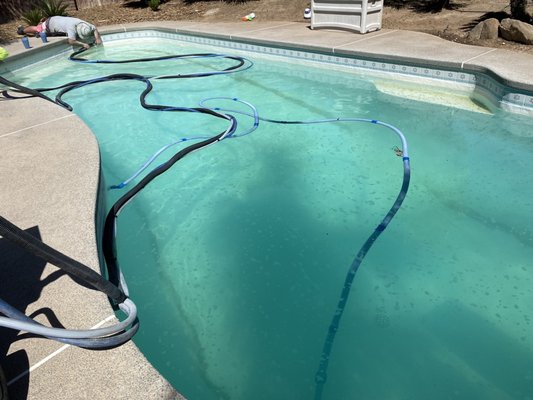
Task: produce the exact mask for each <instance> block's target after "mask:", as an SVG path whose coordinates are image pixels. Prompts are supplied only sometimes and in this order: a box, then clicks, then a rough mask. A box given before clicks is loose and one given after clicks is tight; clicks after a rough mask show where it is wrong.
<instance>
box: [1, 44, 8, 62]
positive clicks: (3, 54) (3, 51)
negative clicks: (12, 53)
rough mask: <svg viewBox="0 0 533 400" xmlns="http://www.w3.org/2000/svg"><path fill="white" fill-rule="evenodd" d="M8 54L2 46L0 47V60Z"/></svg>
mask: <svg viewBox="0 0 533 400" xmlns="http://www.w3.org/2000/svg"><path fill="white" fill-rule="evenodd" d="M8 55H9V53H8V52H7V50H6V49H4V48H3V47H0V61H2V60H4V59H6V58H7V56H8Z"/></svg>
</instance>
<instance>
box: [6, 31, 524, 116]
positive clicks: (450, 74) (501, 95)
mask: <svg viewBox="0 0 533 400" xmlns="http://www.w3.org/2000/svg"><path fill="white" fill-rule="evenodd" d="M139 38H163V39H171V40H178V41H181V42H187V43H194V44H200V45H209V46H216V47H221V48H226V49H231V50H235V51H244V52H249V53H257V54H263V55H268V56H278V57H285V58H290V59H296V60H302V61H312V62H317V63H324V64H330V65H337V66H343V67H348V68H354V69H357V70H361V71H365V70H366V71H374V72H381V73H388V74H401V75H404V76H408V77H414V78H425V79H433V80H436V81H440V82H441V83H442V82H444V83H446V82H450V83H454V84H460V85H469V86H471V87H473V89H474V93H475V94H476V95H478V96H482V97H484V98H486V99H487V100H488V101H489V102H490V103H491V104H492V105H493V106H495V107H500V108H502V109H504V110H507V111H509V112H512V113H517V114H527V115H533V93H531V92H527V91H525V90H521V89H517V88H512V87H510V86H508V85H505V84H503V83H501V82H499V81H498V80H497V79H496V78H495V77H492V76H490V75H487V74H485V73H481V72H473V71H465V70H463V69H451V68H450V69H443V68H435V67H432V66H430V65H415V64H408V63H405V64H404V63H397V62H390V61H382V60H377V59H374V58H365V57H357V56H347V55H341V54H338V53H335V52H334V50H335V49H332V50H331V53H328V52H327V51H326V50H324V51H318V50H316V51H312V50H307V49H302V48H290V47H288V46H283V47H281V46H280V47H277V46H271V45H266V44H261V43H258V42H256V41H253V42H252V40H250V41H246V40H245V39H243V38H239V39H234V38H232V37H231V36H230V37H229V39H226V38H224V39H222V38H219V37H213V36H212V35H202V34H200V33H194V34H190V33H183V32H180V31H179V29H170V28H157V29H155V28H142V27H138V28H132V29H128V30H126V29H125V28H123V29H121V30H120V31H117V30H115V31H111V32H109V33H104V34H103V40H104V42H112V41H118V40H125V39H139ZM70 49H71V48H70V46H67V45H66V44H64V43H54V44H53V45H52V46H49V47H46V48H44V49H39V50H40V51H35V52H33V53H32V54H28V55H25V56H24V57H16V58H14V59H13V60H11V61H10V62H8V63H6V62H4V63H0V74H3V73H4V74H5V73H6V72H11V71H14V70H17V69H21V68H24V67H25V66H29V65H31V64H34V63H36V62H38V61H43V60H45V59H48V58H52V57H54V56H57V55H58V51H59V52H60V53H61V54H62V53H63V52H65V51H69V50H70ZM464 64H465V62H463V63H462V65H461V68H462V67H463V66H464Z"/></svg>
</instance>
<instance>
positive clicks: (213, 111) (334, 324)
mask: <svg viewBox="0 0 533 400" xmlns="http://www.w3.org/2000/svg"><path fill="white" fill-rule="evenodd" d="M84 51H85V49H81V50H79V51H77V52H75V53H73V54H72V55H71V56H70V59H71V60H72V61H74V62H81V63H102V64H110V63H121V64H122V63H132V62H150V61H158V60H171V59H188V58H226V59H230V60H234V61H236V62H237V64H235V65H233V66H231V67H228V68H226V69H224V70H222V71H208V72H200V73H190V74H175V75H172V74H169V75H160V76H153V77H145V76H141V75H136V74H126V73H121V74H113V75H108V76H104V77H100V78H95V79H90V80H85V81H76V82H70V83H67V84H65V85H61V86H57V87H55V88H40V89H28V88H24V87H21V86H20V85H17V84H14V83H12V82H9V81H7V80H6V79H5V78H2V77H0V83H4V84H6V82H7V84H8V86H10V87H12V88H15V89H16V91H18V92H23V93H26V94H28V95H30V96H39V97H42V98H45V99H47V100H50V99H49V98H48V97H46V96H44V95H43V94H42V93H43V92H46V91H50V90H60V91H59V93H58V94H57V95H56V98H55V101H54V102H55V103H57V104H59V105H61V106H62V107H65V108H67V109H68V110H72V107H71V106H70V105H69V104H68V103H66V102H65V101H63V100H62V97H63V95H64V94H66V93H68V92H69V91H71V90H74V89H76V88H79V87H83V86H86V85H90V84H95V83H101V82H107V81H114V80H137V81H140V82H143V83H144V84H145V86H146V87H145V89H144V91H143V92H142V93H141V95H140V101H141V105H142V106H143V107H144V108H146V109H149V110H154V111H172V112H199V113H204V114H209V115H211V116H214V117H216V118H222V119H226V120H227V121H228V123H229V126H228V127H227V129H226V130H225V131H223V132H221V133H219V134H218V135H215V136H213V137H191V138H181V139H179V140H177V141H174V142H172V143H170V144H168V145H166V146H164V147H163V148H161V149H160V150H158V151H157V152H156V153H155V154H154V155H152V157H150V158H149V160H148V161H147V162H145V163H144V164H143V165H142V166H141V167H140V168H139V169H138V170H137V171H136V172H135V173H134V174H133V175H132V176H131V177H130V178H128V179H126V180H124V181H123V182H121V183H120V184H118V185H114V186H112V188H115V189H123V188H124V187H125V186H127V185H128V184H129V183H130V182H132V181H133V180H134V179H136V178H137V177H138V176H139V175H140V174H141V172H143V171H144V170H146V169H147V168H148V167H149V166H150V165H151V164H152V163H153V162H154V161H155V160H156V159H157V157H158V156H159V155H160V154H162V153H163V152H164V151H166V150H167V149H169V148H170V147H172V146H174V145H176V144H178V143H183V142H186V141H189V140H201V142H199V143H195V144H192V145H190V146H188V147H186V148H184V149H182V150H180V151H178V152H177V153H176V154H175V155H174V156H172V157H171V158H170V159H169V160H168V161H166V162H165V163H163V164H161V165H159V166H157V167H156V168H154V169H153V170H152V171H151V172H149V173H148V174H147V175H146V176H145V177H143V178H142V179H141V180H140V181H139V182H138V183H137V184H136V185H135V186H134V187H133V188H132V189H130V190H128V191H127V192H126V193H125V194H124V195H122V197H120V198H119V200H118V201H117V202H116V203H115V204H114V205H113V206H112V207H111V209H110V211H109V213H108V214H107V217H106V220H105V224H104V233H103V240H102V246H103V253H104V257H105V260H106V265H107V267H108V271H109V282H108V283H110V284H111V286H109V287H108V285H107V284H105V285H103V286H105V288H104V287H102V288H99V290H102V291H104V290H105V291H104V292H105V293H106V294H108V296H109V297H110V298H112V299H115V301H122V302H121V303H120V304H119V305H120V308H121V309H123V310H124V311H125V312H126V313H127V314H128V313H130V314H129V315H132V314H133V312H134V304H133V303H132V302H131V300H129V299H127V298H126V297H125V295H123V292H122V290H121V288H124V287H125V283H124V279H123V277H122V276H121V273H120V268H119V265H118V260H117V256H116V249H115V243H116V241H115V233H116V223H117V218H118V216H119V214H120V212H121V210H122V209H123V208H124V207H125V206H126V205H127V204H128V203H129V202H130V201H131V200H132V199H133V198H134V197H135V196H136V195H137V194H138V193H139V192H140V191H141V190H142V189H143V188H144V187H146V185H148V184H149V183H150V182H151V181H152V180H154V179H155V178H156V177H157V176H159V175H161V174H163V173H164V172H165V171H167V170H168V169H169V168H171V167H172V166H173V165H174V164H175V163H176V162H177V161H179V160H180V159H182V158H183V157H185V156H186V155H188V154H190V153H191V152H193V151H196V150H199V149H201V148H203V147H206V146H208V145H211V144H214V143H217V142H219V141H221V140H223V139H225V138H232V137H239V136H243V135H245V134H249V133H251V132H253V131H254V130H256V129H257V128H258V127H259V122H260V121H264V122H269V123H276V124H319V123H333V122H364V123H372V124H376V125H380V126H383V127H386V128H388V129H390V130H392V131H393V132H394V133H395V134H396V135H397V136H398V137H399V138H400V141H401V143H402V149H401V150H399V152H400V155H401V156H402V161H403V181H402V186H401V189H400V191H399V193H398V195H397V197H396V200H395V201H394V203H393V205H392V206H391V208H390V209H389V211H388V212H387V214H386V215H385V217H384V218H383V219H382V220H381V222H380V223H379V225H378V226H377V227H376V228H375V229H374V231H373V232H372V233H371V234H370V235H369V237H368V238H367V240H366V241H365V243H364V244H363V245H362V247H361V248H360V249H359V251H358V253H357V254H356V256H355V258H354V260H353V261H352V264H351V265H350V268H349V269H348V272H347V274H346V277H345V281H344V285H343V287H342V290H341V294H340V296H339V300H338V303H337V307H336V309H335V312H334V314H333V317H332V320H331V323H330V325H329V328H328V330H327V335H326V339H325V341H324V345H323V348H322V353H321V356H320V360H319V366H318V369H317V372H316V374H315V384H316V386H315V396H314V398H315V400H320V399H321V398H322V394H323V390H324V385H325V383H326V381H327V370H328V365H329V360H330V356H331V352H332V349H333V345H334V341H335V336H336V333H337V331H338V329H339V327H340V323H341V319H342V316H343V313H344V310H345V307H346V304H347V301H348V297H349V295H350V291H351V287H352V284H353V280H354V278H355V275H356V273H357V271H358V269H359V267H360V265H361V263H362V262H363V259H364V258H365V256H366V254H367V253H368V251H369V250H370V248H371V247H372V246H373V244H374V243H375V241H376V240H377V239H378V237H379V236H380V235H381V233H383V231H384V230H385V229H386V228H387V226H388V225H389V223H390V222H391V221H392V219H393V218H394V216H395V215H396V213H397V212H398V210H399V208H400V207H401V205H402V203H403V201H404V199H405V196H406V194H407V191H408V189H409V182H410V160H409V155H408V145H407V140H406V138H405V136H404V134H403V133H402V132H401V131H400V130H399V129H398V128H396V127H394V126H393V125H390V124H388V123H385V122H381V121H378V120H374V119H366V118H331V119H320V120H308V121H301V120H276V119H269V118H262V117H260V116H259V114H258V112H257V109H256V108H255V107H254V106H253V105H252V104H250V103H247V102H245V101H243V100H239V99H237V98H228V97H213V98H208V99H205V100H203V101H202V102H200V107H192V108H190V107H175V106H166V105H156V104H148V103H147V102H146V96H147V95H148V93H150V91H151V90H152V89H153V86H152V84H151V82H150V80H151V79H180V78H199V77H204V76H211V75H220V74H226V73H232V72H237V71H242V70H244V69H248V68H250V67H251V65H252V63H251V62H250V61H249V60H247V59H244V58H242V57H233V56H226V55H223V54H211V53H198V54H187V55H176V56H163V57H150V58H143V59H134V60H121V61H111V60H89V59H86V58H82V57H80V56H79V55H80V54H81V53H83V52H84ZM247 62H248V64H247V65H246V63H247ZM3 95H4V96H5V97H12V96H10V95H9V93H7V91H4V92H3ZM212 100H231V101H236V102H240V103H243V104H245V105H247V106H248V107H249V108H250V109H251V110H252V113H246V112H242V111H236V110H228V109H222V108H210V107H207V106H206V105H205V103H206V102H207V101H212ZM50 101H51V100H50ZM222 111H223V112H230V113H231V114H242V115H246V116H249V117H252V118H253V119H254V124H253V126H252V128H250V129H248V131H246V132H245V133H243V134H240V135H235V131H236V128H237V121H236V119H235V117H233V116H232V115H228V114H225V113H222ZM2 220H3V219H0V233H2V231H1V228H2ZM4 221H5V220H4ZM88 275H92V274H88ZM91 277H92V276H91ZM115 289H117V290H118V291H119V292H118V293H117V292H116V290H115ZM108 291H109V292H108ZM126 292H127V290H126ZM0 312H2V313H4V314H5V315H9V316H11V318H13V319H15V323H12V324H11V326H12V327H13V328H14V329H21V327H24V329H25V330H27V329H32V330H33V331H36V332H39V334H41V335H43V336H47V337H50V338H53V339H56V340H59V339H60V340H63V341H71V342H72V341H80V340H82V341H88V340H97V339H94V338H93V336H91V338H89V337H88V334H89V333H88V332H86V331H83V333H78V332H76V331H68V330H63V333H62V334H61V336H55V335H59V332H58V331H56V330H53V328H46V327H36V326H35V325H36V324H37V323H36V322H34V321H33V322H30V321H32V320H30V321H28V319H29V318H28V317H26V316H24V315H21V313H17V312H16V311H14V310H13V309H12V308H10V307H9V306H8V305H5V304H4V302H2V301H0ZM132 322H133V321H132V318H128V319H126V320H125V321H124V322H123V323H120V324H118V325H117V328H115V329H104V330H97V332H93V333H92V335H96V336H97V335H98V334H103V335H117V334H118V333H117V331H116V330H117V329H122V328H124V327H125V326H126V325H127V324H131V323H132ZM2 323H4V325H3V326H7V321H5V318H0V325H2ZM136 326H137V325H134V327H136ZM134 329H135V328H133V329H131V330H134ZM135 330H136V329H135ZM127 332H129V331H127ZM124 333H125V332H124V331H123V333H122V334H124ZM111 337H117V336H111ZM75 343H79V342H75ZM83 343H84V344H87V342H83Z"/></svg>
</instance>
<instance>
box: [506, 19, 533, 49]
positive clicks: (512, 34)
mask: <svg viewBox="0 0 533 400" xmlns="http://www.w3.org/2000/svg"><path fill="white" fill-rule="evenodd" d="M500 36H501V37H502V38H504V39H505V40H511V41H513V42H518V43H524V44H533V25H530V24H527V23H525V22H522V21H518V20H517V19H511V18H505V19H504V20H503V21H502V22H501V24H500Z"/></svg>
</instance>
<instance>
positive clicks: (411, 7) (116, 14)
mask: <svg viewBox="0 0 533 400" xmlns="http://www.w3.org/2000/svg"><path fill="white" fill-rule="evenodd" d="M387 3H388V2H387V0H385V4H387ZM390 3H391V4H400V6H399V7H391V6H387V5H386V6H385V8H384V10H383V23H382V27H383V28H386V29H402V30H409V31H416V32H425V33H429V34H431V35H435V36H439V37H441V38H443V39H446V40H450V41H453V42H458V43H466V44H473V45H478V46H487V47H497V48H505V49H509V50H513V51H519V52H525V53H529V54H532V55H533V46H530V45H523V44H520V43H515V42H509V41H505V40H503V39H496V40H490V41H486V40H485V41H475V42H471V41H469V40H468V37H467V35H468V31H469V30H470V29H472V28H473V27H474V26H475V25H476V24H477V23H478V22H479V21H481V20H483V19H487V18H490V17H496V18H498V19H502V18H503V17H507V16H508V13H509V1H508V0H470V1H468V2H466V1H459V0H457V1H451V9H445V10H442V11H440V12H431V11H428V10H427V9H425V8H424V7H421V6H420V4H421V2H409V1H401V2H399V1H395V2H394V1H391V2H390ZM422 3H423V2H422ZM402 4H403V5H402ZM308 6H309V0H292V1H287V0H251V1H246V2H226V1H221V0H219V1H216V0H215V1H193V2H191V1H190V0H189V1H186V0H171V1H168V2H165V3H163V4H161V6H160V9H159V10H158V11H152V10H151V9H150V8H148V7H142V5H141V2H140V1H134V0H130V1H123V2H118V3H116V4H111V5H107V6H102V7H94V8H90V9H85V10H81V11H72V12H70V15H71V16H73V17H77V18H81V19H84V20H87V21H90V22H92V23H94V24H95V25H97V26H103V25H113V24H122V23H128V22H140V21H183V20H187V21H208V22H209V21H218V22H239V21H241V18H242V17H243V16H244V15H246V14H249V13H250V12H254V13H255V14H256V15H257V17H256V20H257V21H265V20H269V21H305V20H304V18H303V12H304V9H305V8H306V7H308ZM243 23H254V22H243ZM20 24H22V21H13V22H10V23H6V24H0V42H2V41H3V42H5V41H10V40H16V39H18V36H17V34H16V28H17V26H18V25H20Z"/></svg>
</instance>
